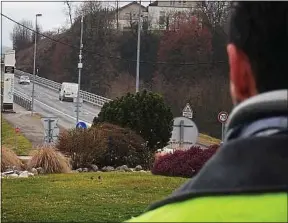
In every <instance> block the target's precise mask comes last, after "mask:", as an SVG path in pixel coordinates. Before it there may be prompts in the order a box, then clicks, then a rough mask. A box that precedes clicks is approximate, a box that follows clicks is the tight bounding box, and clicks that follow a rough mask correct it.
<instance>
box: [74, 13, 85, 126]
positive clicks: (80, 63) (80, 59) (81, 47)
mask: <svg viewBox="0 0 288 223" xmlns="http://www.w3.org/2000/svg"><path fill="white" fill-rule="evenodd" d="M83 19H84V18H83V16H81V31H80V51H79V63H78V70H79V72H78V92H77V99H76V100H77V101H76V102H77V107H76V125H77V123H78V122H79V107H80V85H81V70H82V67H83V63H82V49H83V43H82V42H83Z"/></svg>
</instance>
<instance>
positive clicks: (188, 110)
mask: <svg viewBox="0 0 288 223" xmlns="http://www.w3.org/2000/svg"><path fill="white" fill-rule="evenodd" d="M183 112H191V113H192V109H191V107H190V105H189V104H188V103H187V104H186V106H185V108H184V109H183Z"/></svg>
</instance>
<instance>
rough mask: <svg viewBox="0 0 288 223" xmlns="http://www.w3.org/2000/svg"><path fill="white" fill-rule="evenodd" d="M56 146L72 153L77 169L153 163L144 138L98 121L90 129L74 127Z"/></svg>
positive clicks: (72, 160)
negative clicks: (93, 165) (92, 165)
mask: <svg viewBox="0 0 288 223" xmlns="http://www.w3.org/2000/svg"><path fill="white" fill-rule="evenodd" d="M57 148H58V149H59V150H60V151H61V152H62V153H64V154H66V155H69V156H70V157H71V162H72V166H73V168H74V169H76V168H79V167H89V166H90V165H91V164H96V165H97V166H99V167H104V166H113V167H118V166H121V165H127V166H130V167H134V166H136V165H142V166H143V167H144V168H145V167H146V168H148V166H149V165H150V162H149V161H150V160H149V159H150V157H151V156H150V152H149V151H147V150H146V149H145V148H146V147H145V141H144V139H143V138H142V137H141V136H139V135H137V134H136V133H135V132H133V131H131V130H130V129H128V128H122V127H119V126H116V125H112V124H107V123H99V124H97V125H94V126H93V127H92V128H89V129H73V130H70V131H68V132H65V133H62V134H61V135H60V136H59V139H58V143H57Z"/></svg>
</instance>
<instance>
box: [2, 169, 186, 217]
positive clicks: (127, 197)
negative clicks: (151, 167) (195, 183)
mask: <svg viewBox="0 0 288 223" xmlns="http://www.w3.org/2000/svg"><path fill="white" fill-rule="evenodd" d="M98 176H101V180H99V179H98ZM92 178H93V179H92ZM186 180H187V179H184V178H176V177H163V176H154V175H152V174H150V173H139V172H138V173H135V172H134V173H120V172H116V173H115V172H112V173H101V172H100V173H98V172H96V173H81V174H79V173H71V174H54V175H45V176H39V177H34V178H24V179H23V178H17V179H2V222H18V221H21V222H32V221H36V222H68V221H73V222H80V221H85V222H97V221H102V222H103V221H105V222H120V221H124V220H128V219H130V218H131V217H132V216H134V217H135V216H137V215H139V214H141V213H142V212H143V211H144V210H145V208H146V207H147V205H149V204H151V203H152V202H154V201H157V200H159V199H162V198H163V197H165V196H167V195H169V194H170V193H171V192H172V191H173V190H174V189H176V188H178V187H179V186H180V185H181V184H182V183H184V182H185V181H186Z"/></svg>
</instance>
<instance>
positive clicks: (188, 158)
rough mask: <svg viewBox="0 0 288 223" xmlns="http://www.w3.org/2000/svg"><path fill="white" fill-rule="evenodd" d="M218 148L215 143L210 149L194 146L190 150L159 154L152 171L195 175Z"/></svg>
mask: <svg viewBox="0 0 288 223" xmlns="http://www.w3.org/2000/svg"><path fill="white" fill-rule="evenodd" d="M217 148H218V147H216V146H215V145H213V146H211V147H209V148H208V149H201V147H198V146H192V147H191V148H190V149H188V150H176V151H175V152H174V153H168V154H165V155H162V156H158V157H157V159H156V160H155V163H154V165H153V168H152V173H153V174H155V175H164V176H179V177H193V176H194V175H195V174H197V173H198V172H199V170H200V169H201V168H202V167H203V165H204V164H205V163H206V162H207V161H208V160H209V159H210V158H211V157H212V156H213V154H214V153H215V152H216V149H217Z"/></svg>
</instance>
